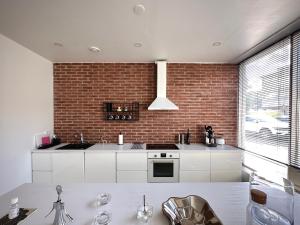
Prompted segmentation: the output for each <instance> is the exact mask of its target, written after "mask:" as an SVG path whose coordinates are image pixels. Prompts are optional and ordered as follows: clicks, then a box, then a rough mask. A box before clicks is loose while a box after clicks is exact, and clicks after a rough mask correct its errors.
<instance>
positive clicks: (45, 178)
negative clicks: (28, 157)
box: [32, 171, 52, 184]
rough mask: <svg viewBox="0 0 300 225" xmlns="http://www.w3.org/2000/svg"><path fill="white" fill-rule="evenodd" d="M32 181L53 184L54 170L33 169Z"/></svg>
mask: <svg viewBox="0 0 300 225" xmlns="http://www.w3.org/2000/svg"><path fill="white" fill-rule="evenodd" d="M32 182H33V183H36V184H52V171H33V172H32Z"/></svg>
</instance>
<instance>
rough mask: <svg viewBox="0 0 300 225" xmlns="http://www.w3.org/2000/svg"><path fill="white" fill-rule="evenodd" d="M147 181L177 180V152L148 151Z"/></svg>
mask: <svg viewBox="0 0 300 225" xmlns="http://www.w3.org/2000/svg"><path fill="white" fill-rule="evenodd" d="M148 182H149V183H177V182H179V153H178V152H176V153H173V152H168V153H162V152H158V153H157V152H156V153H152V152H149V153H148Z"/></svg>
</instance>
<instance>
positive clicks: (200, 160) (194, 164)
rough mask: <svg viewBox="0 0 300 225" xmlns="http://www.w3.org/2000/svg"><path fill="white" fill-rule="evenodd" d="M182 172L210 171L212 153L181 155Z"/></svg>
mask: <svg viewBox="0 0 300 225" xmlns="http://www.w3.org/2000/svg"><path fill="white" fill-rule="evenodd" d="M180 170H188V171H191V170H208V171H210V152H195V153H189V152H187V153H180Z"/></svg>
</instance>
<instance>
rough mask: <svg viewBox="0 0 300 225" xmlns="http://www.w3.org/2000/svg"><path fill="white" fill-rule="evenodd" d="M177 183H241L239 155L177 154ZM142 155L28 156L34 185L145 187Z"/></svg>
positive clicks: (230, 152)
mask: <svg viewBox="0 0 300 225" xmlns="http://www.w3.org/2000/svg"><path fill="white" fill-rule="evenodd" d="M179 167H180V171H179V175H180V177H179V181H180V182H184V183H187V182H234V181H241V173H242V151H237V150H220V151H219V150H211V151H207V150H205V151H201V150H199V151H189V152H184V151H181V152H180V163H179ZM147 170H148V167H147V153H146V152H117V153H116V152H111V151H102V152H101V151H91V152H90V151H87V152H74V151H71V152H53V153H47V152H45V153H42V152H34V153H32V181H33V182H34V183H46V184H51V183H52V184H59V183H61V184H64V183H84V182H86V183H115V182H118V183H147V180H148V179H147V175H148V174H147Z"/></svg>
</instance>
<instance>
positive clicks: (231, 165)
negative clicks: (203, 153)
mask: <svg viewBox="0 0 300 225" xmlns="http://www.w3.org/2000/svg"><path fill="white" fill-rule="evenodd" d="M216 170H221V171H222V170H237V171H241V170H242V152H241V151H236V152H234V151H230V152H212V153H211V171H216Z"/></svg>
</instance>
